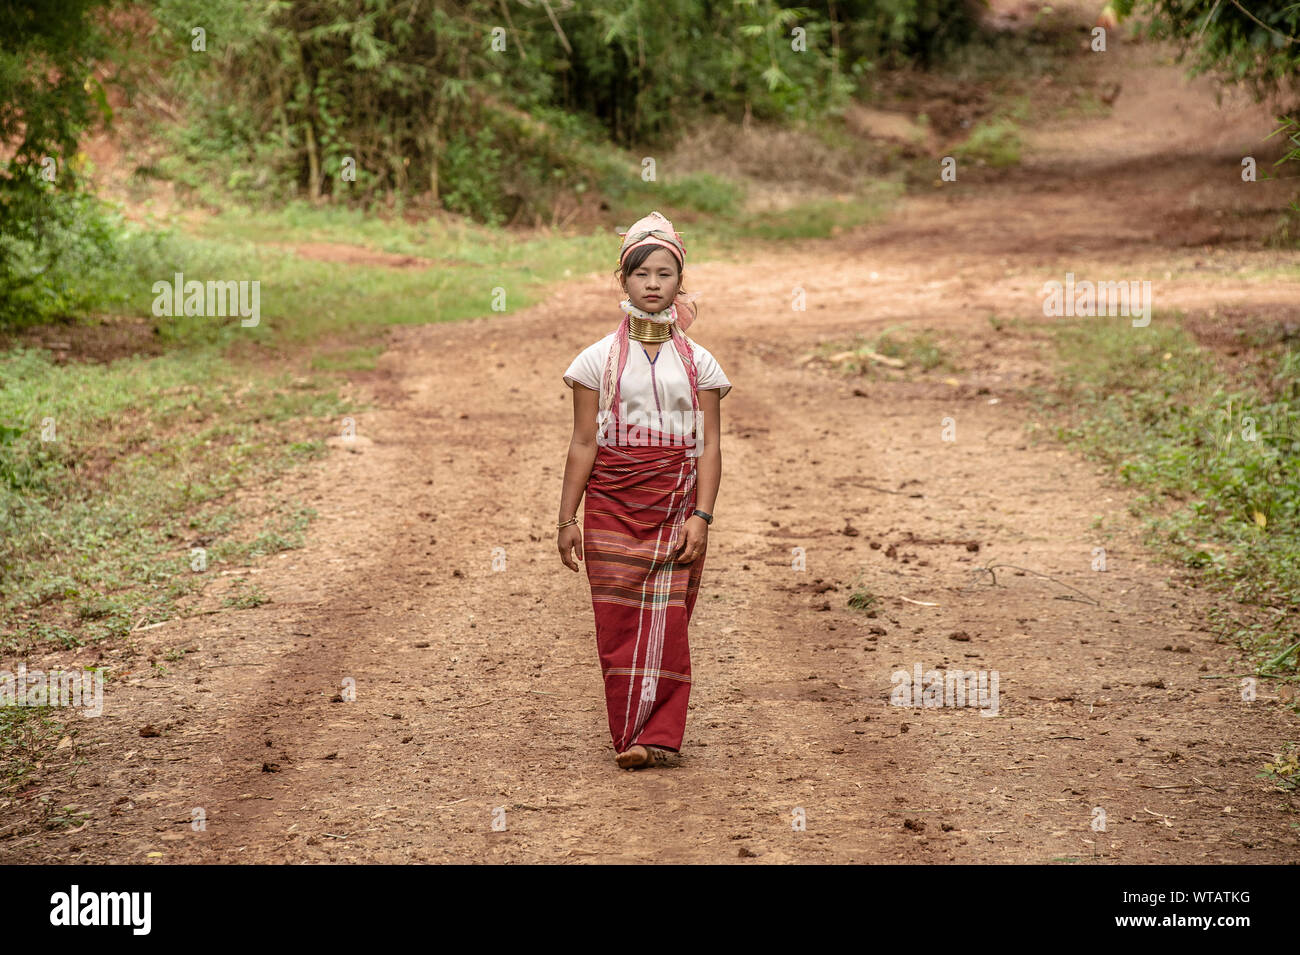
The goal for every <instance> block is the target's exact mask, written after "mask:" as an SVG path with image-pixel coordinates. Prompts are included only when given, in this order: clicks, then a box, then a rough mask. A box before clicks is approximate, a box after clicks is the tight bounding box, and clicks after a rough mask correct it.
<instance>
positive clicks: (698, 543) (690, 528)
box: [674, 388, 722, 564]
mask: <svg viewBox="0 0 1300 955" xmlns="http://www.w3.org/2000/svg"><path fill="white" fill-rule="evenodd" d="M699 394H700V413H701V414H702V415H703V418H704V423H703V435H702V437H701V438H700V455H699V458H697V459H696V462H695V506H696V507H698V508H699V509H700V510H702V511H704V513H706V514H712V513H713V505H714V504H715V503H716V502H717V499H718V485H719V484H720V483H721V482H722V443H721V441H720V438H721V435H722V414H721V412H720V411H719V410H718V404H719V402H720V401H721V400H722V393H721V392H720V391H719V390H718V389H717V388H708V389H705V390H704V391H701V392H700V393H699ZM683 531H684V533H683V534H682V543H681V546H680V547H679V548H678V549H677V555H676V557H675V558H674V559H675V560H677V561H678V562H679V563H683V564H689V563H690V562H691V561H693V560H695V559H696V558H697V557H701V556H703V555H704V553H705V552H706V551H707V550H708V549H709V525H708V524H707V523H706V522H705V520H704V518H702V517H699V516H697V515H695V514H692V515H691V516H690V517H688V518H686V524H685V526H684V527H683Z"/></svg>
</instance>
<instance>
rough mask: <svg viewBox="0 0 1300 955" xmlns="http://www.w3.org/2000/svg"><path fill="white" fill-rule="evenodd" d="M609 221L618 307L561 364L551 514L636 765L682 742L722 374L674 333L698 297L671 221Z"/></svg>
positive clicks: (628, 760) (621, 750) (608, 700)
mask: <svg viewBox="0 0 1300 955" xmlns="http://www.w3.org/2000/svg"><path fill="white" fill-rule="evenodd" d="M620 234H621V235H622V236H623V237H624V238H623V245H622V248H621V250H620V252H619V267H618V271H617V273H616V274H617V275H618V279H619V283H620V285H621V286H622V288H623V291H624V292H625V293H626V294H627V298H626V299H624V300H623V301H622V302H620V303H619V305H620V307H621V308H622V309H623V311H624V313H625V314H624V316H623V319H622V321H621V322H620V323H619V325H618V327H617V328H616V329H614V331H613V332H611V333H610V334H609V335H606V336H605V337H604V338H602V339H601V340H600V341H598V342H596V343H595V344H594V345H591V346H590V347H588V348H586V349H584V350H583V352H582V353H581V354H580V355H578V357H577V358H575V359H574V360H573V363H572V364H571V365H569V368H568V370H567V371H566V372H565V373H564V381H565V384H567V385H569V386H570V387H571V388H572V389H573V438H572V439H571V440H570V442H569V457H568V461H567V463H566V464H565V467H564V490H563V493H562V495H561V498H560V517H559V521H558V522H557V524H556V527H557V529H558V531H559V539H558V544H559V550H560V560H561V561H563V562H564V565H565V566H566V567H568V568H569V569H570V570H572V571H575V572H576V571H577V570H578V565H577V564H576V563H575V562H574V559H573V554H575V553H576V555H577V559H578V560H584V559H585V561H586V564H587V580H588V582H589V583H590V584H591V605H592V609H593V610H594V612H595V616H596V647H597V651H598V653H599V655H600V668H601V672H602V673H603V674H604V678H605V707H606V710H607V712H608V716H609V732H610V736H611V737H612V738H613V741H614V752H615V753H616V754H617V755H616V756H615V761H616V762H617V763H618V765H619V766H621V767H623V768H625V769H634V768H639V767H642V766H650V765H653V764H654V763H656V762H661V761H663V760H664V759H665V758H666V757H667V756H668V755H669V754H672V753H678V752H680V750H681V745H682V735H683V733H684V732H685V729H686V704H687V700H688V698H689V696H690V692H691V657H690V647H689V646H688V643H687V637H686V628H687V624H688V623H689V622H690V619H691V613H692V611H693V610H694V609H695V598H696V595H697V594H698V592H699V589H700V575H701V573H702V571H703V569H704V555H705V552H706V550H707V548H708V541H709V525H711V524H712V523H713V504H714V501H715V500H716V498H717V496H718V484H719V481H720V480H721V477H722V448H721V446H720V444H719V436H720V434H721V416H720V412H719V410H718V404H719V402H720V401H721V399H722V397H723V396H724V395H725V394H726V393H727V392H728V391H730V390H731V382H730V381H728V380H727V376H726V375H724V374H723V372H722V368H721V367H720V366H719V365H718V363H717V362H716V361H715V360H714V358H713V356H712V355H710V354H709V352H708V350H707V349H705V348H703V347H702V346H700V345H697V344H696V343H695V342H692V341H691V340H690V339H689V338H687V337H686V335H685V331H686V329H687V327H689V325H690V324H691V323H692V322H693V321H694V320H695V317H696V310H695V307H694V305H693V304H692V303H691V302H690V298H689V297H688V296H686V295H685V293H684V292H683V290H682V287H681V285H682V272H683V269H684V268H685V265H686V248H685V246H684V245H683V244H682V240H681V236H680V235H679V234H678V233H677V232H676V231H675V230H674V229H673V226H672V223H671V222H669V221H668V220H667V219H665V218H664V217H663V216H662V215H660V214H659V213H658V212H652V213H650V215H648V216H646V217H645V218H644V219H641V220H640V221H639V222H637V223H636V225H634V226H632V228H631V229H629V230H628V231H627V232H625V233H620ZM584 491H585V493H586V497H587V504H586V508H585V511H584V515H583V524H582V530H581V531H579V530H578V526H577V523H578V517H577V511H578V503H579V502H580V501H581V500H582V497H583V493H584ZM584 551H585V553H584Z"/></svg>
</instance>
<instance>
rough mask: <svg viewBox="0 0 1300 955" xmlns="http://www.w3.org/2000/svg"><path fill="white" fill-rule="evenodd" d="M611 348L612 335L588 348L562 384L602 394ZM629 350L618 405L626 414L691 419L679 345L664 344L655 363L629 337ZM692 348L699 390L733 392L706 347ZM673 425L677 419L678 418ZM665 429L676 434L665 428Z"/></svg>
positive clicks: (721, 394) (694, 344) (721, 395)
mask: <svg viewBox="0 0 1300 955" xmlns="http://www.w3.org/2000/svg"><path fill="white" fill-rule="evenodd" d="M687 341H690V339H689V338H688V339H687ZM613 343H614V333H613V332H610V333H609V334H608V335H606V336H605V337H604V338H602V339H601V340H600V341H598V342H596V343H595V344H594V345H589V346H587V347H586V348H584V349H583V350H582V352H581V353H580V354H579V355H578V357H577V358H575V359H573V363H572V364H570V365H569V368H568V370H567V371H565V373H564V383H565V384H566V385H568V386H569V387H570V388H572V387H573V386H574V384H575V383H576V384H580V385H585V386H586V387H588V388H590V389H591V390H592V391H594V392H596V393H597V394H599V393H600V376H601V375H602V374H604V372H605V360H606V359H607V358H608V357H609V350H610V348H611V347H612V345H613ZM627 346H628V353H627V364H626V365H625V366H624V367H623V378H622V380H621V381H620V382H619V400H620V401H621V402H622V404H623V406H624V409H625V413H626V414H627V415H628V416H629V417H632V416H636V417H642V416H644V418H645V419H649V420H650V421H656V420H660V419H659V416H660V415H664V414H672V415H673V416H685V415H689V414H690V413H691V383H690V379H689V378H687V377H686V366H685V365H684V364H682V357H681V355H679V354H677V346H676V345H674V344H673V343H672V341H666V342H664V343H663V344H662V345H660V346H659V351H658V352H656V353H655V357H654V360H653V361H651V360H650V356H649V354H648V353H647V352H646V350H645V348H643V347H642V345H641V343H640V342H639V341H636V340H635V339H631V338H629V339H628V342H627ZM691 346H692V350H693V351H694V354H695V370H696V373H697V375H698V379H697V383H698V386H699V389H700V391H708V390H709V389H712V388H717V389H718V392H719V393H718V398H719V399H721V398H724V397H725V396H726V394H727V392H728V391H730V390H731V382H730V381H728V380H727V376H726V375H725V374H723V371H722V366H721V365H719V364H718V362H717V359H715V358H714V357H713V355H711V354H710V353H709V350H708V349H707V348H705V347H704V346H703V345H701V344H699V343H698V342H691ZM674 420H679V417H675V418H674ZM651 426H652V427H654V426H655V425H653V424H652V425H651ZM661 430H665V431H667V430H672V429H669V428H667V427H664V428H662V429H661Z"/></svg>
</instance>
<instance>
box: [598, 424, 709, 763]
mask: <svg viewBox="0 0 1300 955" xmlns="http://www.w3.org/2000/svg"><path fill="white" fill-rule="evenodd" d="M646 434H647V435H648V436H649V440H651V441H653V440H659V441H660V442H661V443H660V444H659V445H658V446H656V445H655V444H653V443H652V444H647V445H645V446H640V447H638V446H634V445H626V444H623V445H615V444H606V445H603V446H601V447H599V448H598V449H597V452H596V460H595V463H594V464H593V466H592V469H591V477H590V479H589V480H588V482H587V490H586V502H587V503H586V508H585V510H584V515H583V525H582V531H583V533H582V537H583V541H582V549H583V557H584V559H585V563H586V565H587V580H588V582H589V583H590V584H591V605H592V609H593V610H594V611H595V615H596V648H597V651H598V652H599V655H600V669H601V672H602V674H603V675H604V678H605V707H606V710H607V711H608V715H609V732H610V736H611V738H612V739H613V741H614V750H615V752H619V753H621V752H623V751H624V750H625V749H627V748H628V747H629V746H632V745H634V744H638V743H639V744H641V745H643V746H658V747H661V748H663V749H667V750H671V751H673V752H678V751H679V750H680V749H681V745H682V735H683V734H684V733H685V730H686V704H687V701H688V699H689V698H690V694H691V653H690V647H689V645H688V643H687V639H686V628H687V624H688V623H689V622H690V619H691V613H692V611H693V610H694V609H695V597H696V595H697V594H698V592H699V589H700V575H701V573H702V572H703V570H704V555H701V556H700V557H697V558H696V559H695V560H693V561H691V562H690V563H688V564H679V563H675V562H674V561H673V560H672V559H671V555H672V554H673V552H674V551H675V550H676V549H677V547H678V546H679V544H680V542H681V540H682V527H683V525H684V524H685V522H686V519H687V518H688V517H689V516H690V514H691V512H692V511H693V510H695V478H696V458H695V457H694V456H692V454H691V453H690V449H688V448H685V447H682V446H680V445H677V446H674V445H671V444H667V443H666V441H667V438H666V436H664V435H662V434H660V433H659V432H655V431H649V430H647V432H646ZM656 436H657V437H656Z"/></svg>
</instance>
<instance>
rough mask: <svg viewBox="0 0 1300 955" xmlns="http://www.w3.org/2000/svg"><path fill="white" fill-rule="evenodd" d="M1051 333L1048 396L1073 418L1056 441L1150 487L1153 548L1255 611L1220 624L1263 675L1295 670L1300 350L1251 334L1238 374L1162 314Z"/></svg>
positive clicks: (1218, 615) (1141, 512) (1146, 499)
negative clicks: (1055, 386)
mask: <svg viewBox="0 0 1300 955" xmlns="http://www.w3.org/2000/svg"><path fill="white" fill-rule="evenodd" d="M1055 333H1056V342H1057V346H1058V348H1059V351H1060V355H1061V358H1062V360H1063V363H1064V368H1063V370H1062V374H1061V376H1060V378H1059V383H1060V389H1061V390H1060V393H1059V394H1058V395H1057V396H1055V397H1051V396H1043V397H1044V400H1046V401H1048V402H1049V403H1052V404H1054V405H1055V407H1056V409H1057V411H1058V412H1059V413H1060V414H1061V415H1062V416H1063V417H1064V419H1065V420H1066V423H1065V424H1063V425H1062V426H1061V427H1060V428H1059V429H1058V435H1059V437H1060V438H1062V439H1063V440H1065V441H1068V442H1070V443H1072V444H1075V445H1077V446H1079V447H1080V448H1082V449H1083V450H1084V451H1085V453H1087V454H1088V456H1090V457H1092V458H1094V459H1096V460H1100V461H1103V462H1105V463H1106V464H1108V465H1110V466H1111V467H1113V468H1114V469H1115V470H1116V471H1117V473H1118V474H1119V476H1120V477H1121V478H1122V479H1123V480H1124V481H1125V482H1126V483H1129V484H1132V485H1133V486H1135V487H1137V488H1140V489H1141V490H1142V491H1143V493H1142V494H1141V495H1140V496H1139V497H1138V499H1137V501H1136V502H1135V504H1134V505H1133V511H1134V513H1135V514H1137V515H1138V516H1141V517H1143V518H1144V519H1145V520H1146V522H1147V527H1148V531H1149V534H1150V542H1151V543H1152V544H1153V545H1155V546H1156V547H1157V548H1158V549H1160V550H1161V551H1163V552H1164V553H1165V554H1166V555H1168V556H1171V557H1173V558H1174V559H1176V560H1177V561H1179V562H1181V563H1182V564H1183V565H1184V566H1186V567H1189V568H1194V569H1197V570H1200V571H1203V572H1204V573H1205V574H1206V575H1207V576H1208V578H1209V579H1210V580H1211V581H1212V582H1213V583H1215V584H1216V585H1219V586H1221V587H1223V588H1225V589H1226V590H1227V591H1228V592H1230V593H1231V595H1232V597H1233V598H1234V599H1235V600H1236V601H1237V602H1238V603H1239V604H1243V605H1247V607H1249V608H1254V609H1255V612H1253V613H1247V612H1243V611H1242V610H1241V609H1235V610H1234V609H1231V608H1227V607H1220V608H1217V609H1216V611H1215V614H1214V619H1215V622H1216V623H1217V624H1218V625H1220V626H1221V628H1222V629H1223V630H1224V632H1225V634H1230V635H1231V636H1232V637H1233V638H1234V639H1235V641H1236V642H1237V643H1238V645H1239V646H1241V647H1242V649H1243V650H1244V651H1245V652H1246V654H1247V657H1248V660H1249V661H1250V664H1251V666H1252V667H1254V668H1255V670H1256V672H1257V673H1258V674H1261V675H1272V676H1286V677H1290V678H1294V677H1295V675H1296V673H1297V664H1300V660H1298V659H1297V657H1300V650H1298V649H1297V647H1296V644H1297V643H1298V642H1300V627H1298V625H1297V620H1300V522H1298V521H1297V518H1300V478H1298V477H1297V476H1298V475H1300V350H1297V349H1296V348H1295V347H1294V346H1288V345H1287V344H1286V343H1285V342H1284V341H1280V340H1278V339H1277V338H1276V337H1270V336H1267V335H1260V334H1256V335H1247V336H1243V340H1248V341H1253V342H1256V343H1259V347H1257V348H1256V349H1255V350H1254V352H1253V353H1252V356H1251V361H1250V362H1249V363H1248V365H1247V366H1246V367H1247V369H1248V372H1238V371H1234V370H1233V366H1229V365H1226V364H1224V363H1223V362H1221V361H1220V360H1218V358H1217V356H1216V355H1215V354H1214V353H1212V352H1210V351H1207V350H1204V349H1202V348H1200V347H1199V346H1198V345H1197V344H1196V342H1195V340H1194V339H1193V338H1192V337H1191V336H1190V335H1189V334H1188V333H1187V332H1185V331H1184V330H1183V329H1181V328H1180V327H1179V326H1178V316H1176V315H1175V316H1171V315H1168V314H1166V315H1163V316H1159V317H1158V318H1153V320H1152V322H1151V325H1150V326H1149V327H1146V328H1141V329H1135V328H1132V327H1131V325H1130V323H1129V321H1128V320H1127V319H1123V320H1119V321H1116V320H1113V319H1112V320H1107V319H1106V318H1092V319H1086V320H1082V321H1076V322H1063V323H1061V324H1058V325H1056V326H1055ZM1270 340H1271V341H1272V344H1265V343H1267V342H1269V341H1270ZM1238 367H1240V366H1238ZM1247 373H1248V374H1249V380H1246V379H1245V378H1243V377H1242V376H1243V375H1244V374H1247ZM1288 651H1289V652H1288Z"/></svg>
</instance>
